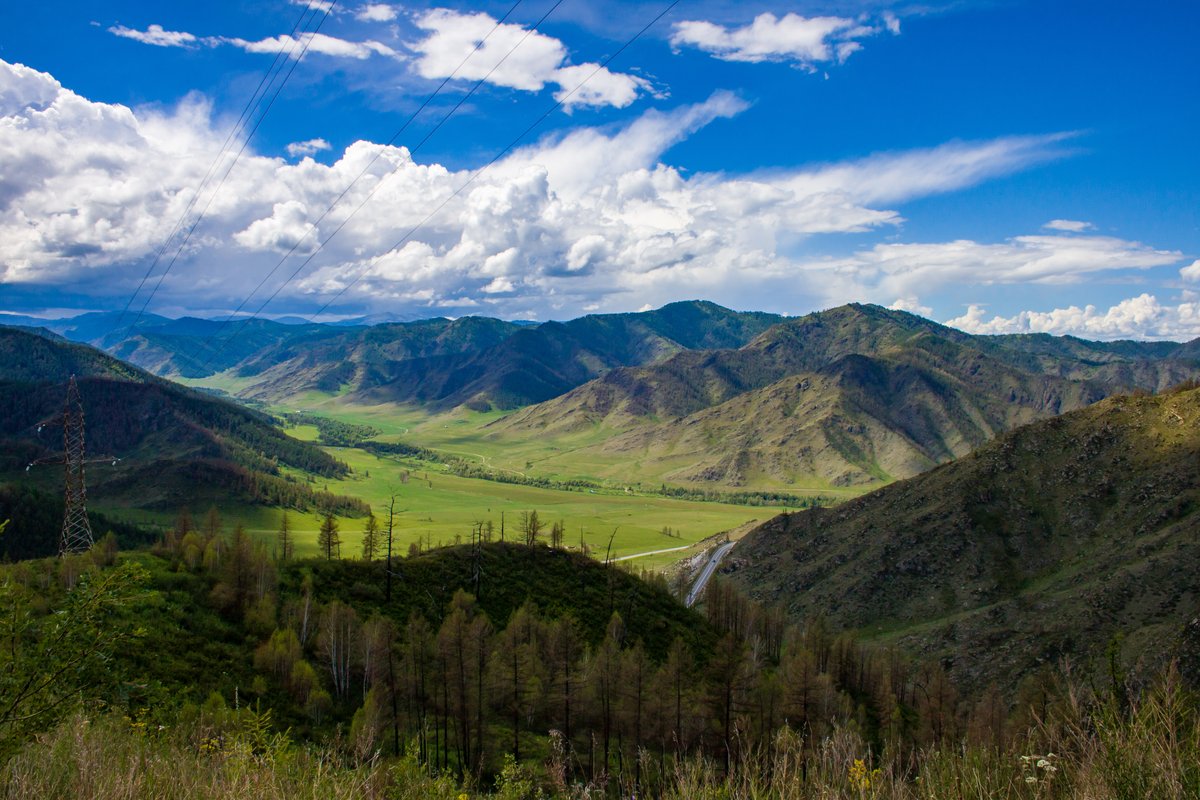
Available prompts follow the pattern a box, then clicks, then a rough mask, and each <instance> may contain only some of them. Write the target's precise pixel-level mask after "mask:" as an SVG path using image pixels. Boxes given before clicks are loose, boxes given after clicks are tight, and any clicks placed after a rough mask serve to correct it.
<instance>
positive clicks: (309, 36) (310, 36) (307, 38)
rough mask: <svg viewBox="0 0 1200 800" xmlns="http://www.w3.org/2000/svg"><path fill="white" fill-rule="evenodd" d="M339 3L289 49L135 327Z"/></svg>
mask: <svg viewBox="0 0 1200 800" xmlns="http://www.w3.org/2000/svg"><path fill="white" fill-rule="evenodd" d="M312 2H315V0H312ZM310 5H311V3H310ZM336 5H337V0H333V2H330V3H329V4H328V5H326V6H325V12H324V14H323V15H322V16H321V18H320V19H319V20H318V22H317V25H316V27H315V28H313V29H312V30H311V31H304V32H302V33H301V34H300V37H299V38H300V39H303V41H304V45H303V47H302V48H301V50H300V53H299V55H296V56H292V55H291V53H290V52H289V57H290V58H292V65H291V68H290V69H288V71H287V74H286V75H284V76H283V80H282V81H280V82H279V84H278V85H276V87H275V92H274V94H272V95H271V99H270V100H269V101H268V102H267V104H266V107H265V108H264V109H263V111H262V113H261V114H259V116H258V119H257V120H256V121H255V122H254V127H252V128H251V129H250V132H249V133H247V134H246V136H245V138H244V139H243V140H242V145H241V147H240V148H238V151H237V153H236V155H234V157H233V159H232V160H231V161H230V162H229V166H228V167H226V169H225V173H224V174H223V175H222V176H221V180H220V181H219V182H218V183H217V186H216V188H215V189H213V191H212V192H211V193H210V194H209V196H208V202H207V203H205V205H204V208H203V209H201V211H200V214H199V216H197V217H196V220H195V221H194V222H193V223H192V224H191V226H190V227H189V228H188V230H187V233H186V235H185V236H184V237H183V241H181V242H180V243H179V248H178V249H177V250H176V251H175V255H174V256H172V257H171V260H170V262H169V263H168V264H167V267H166V269H164V270H163V271H162V273H161V274H160V275H159V276H158V282H157V283H156V284H155V285H154V289H153V290H151V292H150V294H149V295H148V296H147V297H146V302H144V303H142V307H141V309H140V310H139V311H138V315H137V317H136V318H135V319H134V322H133V325H134V326H136V325H137V323H138V320H140V319H141V318H142V315H143V314H144V313H145V311H146V308H147V306H149V305H150V301H151V300H153V299H154V295H156V294H157V293H158V290H159V287H161V286H162V284H163V280H164V279H165V278H166V277H167V274H168V273H170V271H171V268H172V267H174V266H175V262H176V260H177V259H178V258H179V256H180V254H182V253H183V251H184V248H185V247H187V244H188V242H189V241H190V240H191V238H192V234H193V233H195V232H196V228H197V227H198V226H199V225H200V223H201V221H203V219H204V216H205V214H207V213H208V209H209V208H210V207H211V206H212V204H213V201H214V200H215V199H216V197H217V195H218V194H219V193H220V191H221V187H223V186H224V185H225V181H226V180H227V179H228V178H229V175H230V173H231V172H233V168H234V167H235V166H237V162H238V160H239V159H241V157H242V154H243V153H245V152H246V148H247V147H249V146H250V141H251V140H252V139H253V138H254V134H255V133H257V132H258V129H259V126H261V125H262V123H263V120H265V119H266V117H267V114H268V113H270V111H271V108H272V106H274V105H275V101H276V100H277V99H278V98H279V94H280V92H282V91H283V87H284V86H285V85H286V84H287V82H288V80H289V79H290V78H291V77H292V73H294V72H295V71H296V67H297V66H298V65H299V64H300V61H301V60H302V59H303V58H304V56H305V54H306V53H308V49H309V47H311V46H312V43H313V40H314V39H315V38H316V35H317V33H318V32H319V31H320V30H321V26H322V25H323V24H325V20H327V19H328V18H329V15H330V14H331V13H332V12H333V9H334V7H335V6H336ZM314 16H315V15H314ZM278 74H282V71H281V73H277V75H278ZM264 96H265V95H264Z"/></svg>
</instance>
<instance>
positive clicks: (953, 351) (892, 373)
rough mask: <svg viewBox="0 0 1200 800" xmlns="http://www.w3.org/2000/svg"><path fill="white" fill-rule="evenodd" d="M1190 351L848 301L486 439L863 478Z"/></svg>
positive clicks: (917, 465) (649, 372) (769, 479)
mask: <svg viewBox="0 0 1200 800" xmlns="http://www.w3.org/2000/svg"><path fill="white" fill-rule="evenodd" d="M1194 352H1195V351H1194V349H1193V346H1191V345H1179V344H1176V343H1162V342H1147V343H1142V342H1116V343H1103V342H1087V341H1083V340H1079V339H1060V338H1054V337H1049V336H1003V337H994V336H972V335H969V334H966V333H963V332H961V331H958V330H955V329H952V328H948V327H945V326H943V325H939V324H937V323H934V322H930V321H929V320H926V319H923V318H921V317H918V316H914V315H912V314H908V313H905V312H902V311H894V310H890V309H885V308H881V307H879V306H870V305H857V304H855V305H848V306H842V307H840V308H835V309H831V310H829V311H824V312H820V313H816V314H810V315H807V316H804V317H799V318H795V319H789V320H786V321H783V322H780V323H779V324H777V325H774V326H772V327H771V328H769V329H768V330H766V331H764V332H763V333H762V334H760V335H759V336H757V337H756V338H754V339H753V340H752V341H750V342H749V343H747V344H746V345H744V346H742V347H740V348H737V349H727V350H715V351H684V352H679V353H677V354H675V355H674V356H672V357H670V358H668V359H665V360H663V361H661V362H658V363H655V364H650V365H646V366H640V367H628V368H618V369H613V370H610V371H609V372H607V373H605V374H604V375H603V376H601V377H600V378H598V379H595V380H593V381H590V382H589V383H587V384H584V385H582V386H580V387H578V388H576V389H574V390H572V391H571V392H568V393H566V394H564V395H562V396H561V397H558V398H555V399H554V400H551V401H549V402H545V403H541V404H538V405H534V406H531V407H528V408H525V409H522V410H520V411H518V412H517V413H515V414H512V415H509V416H508V417H505V418H504V419H502V420H499V421H497V422H496V423H494V424H493V425H492V426H491V428H492V431H493V434H494V435H496V436H501V437H509V438H514V439H520V438H528V437H531V436H542V437H550V438H554V437H556V436H558V437H561V436H569V435H571V434H577V433H579V432H582V431H588V430H592V431H596V430H599V431H603V435H602V436H596V437H594V438H598V439H600V440H601V441H600V442H599V443H597V444H591V445H589V446H587V447H586V448H584V450H583V451H582V452H578V451H577V452H576V453H574V454H573V457H574V458H581V457H586V456H587V454H588V453H591V454H592V455H594V456H595V458H594V460H596V461H608V462H610V463H620V462H624V464H623V466H622V467H620V468H621V469H622V471H623V472H624V473H625V474H627V475H628V474H630V473H631V471H632V474H634V475H642V476H645V477H646V478H647V479H653V478H654V477H659V478H661V479H663V480H667V481H673V482H701V483H714V484H722V485H727V486H743V485H754V486H771V487H786V486H789V485H792V484H797V483H798V484H803V485H809V486H834V487H836V486H869V485H872V484H879V483H883V482H887V481H890V480H894V479H896V478H904V477H910V476H912V475H915V474H917V473H919V472H922V471H924V470H926V469H929V468H930V467H932V466H934V465H936V464H939V463H944V462H946V461H949V460H951V459H953V458H957V457H959V456H962V455H965V454H966V453H969V452H970V451H971V450H973V449H974V448H976V447H978V446H980V445H981V444H983V443H984V442H986V441H988V440H989V439H991V438H992V437H993V436H995V435H996V434H998V433H1001V432H1003V431H1007V430H1011V429H1012V428H1014V427H1016V426H1018V425H1022V424H1025V423H1028V422H1032V421H1035V420H1038V419H1045V418H1047V417H1051V416H1054V415H1056V414H1059V413H1062V412H1064V411H1069V410H1072V409H1077V408H1082V407H1083V406H1086V405H1088V404H1090V403H1094V402H1096V401H1097V400H1100V399H1102V398H1104V397H1106V396H1108V395H1110V394H1113V393H1119V392H1128V391H1132V390H1136V389H1141V390H1148V391H1155V390H1159V389H1162V388H1165V387H1168V386H1171V385H1174V384H1177V383H1179V382H1180V381H1182V380H1186V379H1188V378H1191V377H1194V376H1196V375H1197V374H1200V362H1197V361H1196V360H1194V358H1193V353H1194Z"/></svg>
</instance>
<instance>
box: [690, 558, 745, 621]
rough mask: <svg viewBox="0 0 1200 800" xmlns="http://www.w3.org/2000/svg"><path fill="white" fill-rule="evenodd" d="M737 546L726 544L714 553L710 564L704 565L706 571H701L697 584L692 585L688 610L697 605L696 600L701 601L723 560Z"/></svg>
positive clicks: (709, 560)
mask: <svg viewBox="0 0 1200 800" xmlns="http://www.w3.org/2000/svg"><path fill="white" fill-rule="evenodd" d="M735 544H737V543H736V542H726V543H725V544H723V545H721V546H720V547H718V548H717V549H716V550H715V551H714V552H713V554H712V556H711V557H710V558H709V559H708V563H707V564H705V565H704V569H702V570H701V571H700V577H698V578H696V582H695V583H694V584H692V590H691V591H690V592H688V596H687V600H685V601H684V603H685V605H687V607H688V608H691V607H692V606H694V605H695V604H696V600H697V599H699V597H700V595H701V594H702V593H703V592H704V587H705V586H706V585H707V584H708V579H709V578H711V577H712V576H713V573H714V572H716V571H717V567H719V566H720V565H721V559H723V558H724V557H725V556H726V555H727V554H728V553H729V551H730V550H732V549H733V546H734V545H735Z"/></svg>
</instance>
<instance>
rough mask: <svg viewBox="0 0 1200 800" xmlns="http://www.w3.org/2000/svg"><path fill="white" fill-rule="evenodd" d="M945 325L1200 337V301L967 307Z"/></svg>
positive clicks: (992, 330)
mask: <svg viewBox="0 0 1200 800" xmlns="http://www.w3.org/2000/svg"><path fill="white" fill-rule="evenodd" d="M946 324H947V325H950V326H952V327H955V328H958V329H960V330H964V331H966V332H968V333H984V334H998V333H1049V334H1054V335H1056V336H1061V335H1072V336H1079V337H1083V338H1090V339H1174V340H1179V339H1192V338H1194V337H1196V336H1200V303H1194V302H1184V303H1179V304H1177V305H1163V304H1162V303H1160V302H1159V301H1158V298H1156V297H1155V296H1154V295H1152V294H1148V293H1145V294H1140V295H1138V296H1137V297H1130V298H1127V299H1125V300H1122V301H1121V302H1119V303H1117V304H1116V305H1114V306H1110V307H1109V308H1107V309H1103V310H1101V309H1098V308H1097V307H1096V306H1094V305H1087V306H1084V307H1083V308H1080V307H1079V306H1068V307H1067V308H1055V309H1052V310H1050V311H1021V312H1019V313H1017V314H1014V315H1013V316H1011V317H1002V316H992V317H990V318H989V317H988V314H987V311H986V310H985V309H984V308H983V307H982V306H979V305H971V306H968V307H967V311H966V313H964V314H963V315H962V316H960V317H955V318H954V319H950V320H946Z"/></svg>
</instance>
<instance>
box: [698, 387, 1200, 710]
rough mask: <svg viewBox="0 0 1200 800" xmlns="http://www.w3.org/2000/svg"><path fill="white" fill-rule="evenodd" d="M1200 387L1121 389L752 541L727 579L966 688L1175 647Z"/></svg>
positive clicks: (1194, 554) (1188, 595)
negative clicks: (1116, 652)
mask: <svg viewBox="0 0 1200 800" xmlns="http://www.w3.org/2000/svg"><path fill="white" fill-rule="evenodd" d="M1198 467H1200V390H1197V389H1190V390H1187V391H1180V392H1174V393H1168V394H1163V395H1158V396H1140V397H1129V396H1119V397H1114V398H1111V399H1108V400H1105V401H1103V402H1100V403H1097V404H1096V405H1094V406H1091V407H1089V408H1086V409H1082V410H1079V411H1074V412H1071V413H1068V414H1065V415H1063V416H1061V417H1056V418H1054V419H1049V420H1045V421H1041V422H1037V423H1034V424H1031V425H1027V426H1023V427H1020V428H1018V429H1016V430H1014V431H1012V432H1010V433H1007V434H1004V435H1003V436H1001V437H999V438H998V439H996V440H995V441H992V442H990V443H988V444H986V445H984V446H983V447H981V448H979V449H978V450H976V451H975V452H974V453H972V454H970V455H968V456H966V457H963V458H960V459H958V460H957V461H954V462H953V463H950V464H946V465H943V466H940V467H938V468H936V469H933V470H931V471H929V472H926V473H924V474H922V475H919V476H917V477H915V478H912V479H909V480H905V481H900V482H898V483H894V484H892V485H890V486H887V487H884V488H882V489H879V490H877V491H875V492H872V493H870V494H868V495H864V496H862V497H860V498H857V499H855V500H852V501H849V502H847V503H844V504H842V505H839V506H837V507H835V508H828V509H815V510H811V511H806V512H801V513H796V514H790V515H784V516H781V517H777V518H776V519H774V520H771V521H769V522H767V523H765V524H763V525H762V526H760V527H759V528H757V529H756V530H754V531H752V532H751V533H750V534H748V535H747V536H746V538H745V539H743V540H742V541H741V542H740V543H739V544H738V545H737V547H736V548H735V549H734V551H733V554H732V556H731V558H730V561H729V563H728V564H727V565H726V566H724V567H723V568H722V571H723V572H724V574H725V576H726V577H727V578H728V579H729V580H732V581H733V582H734V583H736V584H737V585H738V586H740V587H741V588H743V589H744V590H745V591H746V592H748V593H749V594H750V595H751V596H753V597H755V598H757V599H759V600H764V601H768V602H772V603H780V604H782V605H783V607H784V608H786V609H787V611H788V613H789V614H790V615H791V616H792V617H793V618H794V619H803V618H805V617H809V616H813V615H821V616H823V617H824V618H825V619H827V620H828V622H829V623H830V624H832V625H834V626H836V627H848V628H861V629H863V630H864V631H865V632H867V633H873V632H891V631H895V633H892V634H888V638H889V639H891V640H895V641H897V642H899V643H900V644H902V645H905V646H906V647H907V648H908V649H910V650H913V651H918V652H923V653H924V654H925V655H932V656H936V657H938V658H940V659H941V660H942V661H943V663H945V664H946V665H947V666H950V667H951V668H952V669H953V670H954V671H955V672H956V673H958V675H959V676H960V678H962V679H964V681H965V682H966V683H968V684H971V685H975V686H977V687H982V686H983V685H986V684H987V683H988V682H992V681H997V682H1000V683H1011V682H1015V681H1016V680H1017V679H1019V677H1020V676H1021V675H1023V674H1027V673H1028V672H1030V671H1032V670H1034V669H1036V668H1037V667H1038V666H1040V665H1043V664H1053V663H1054V662H1055V661H1057V660H1058V659H1059V658H1061V657H1064V656H1068V657H1073V658H1075V659H1076V665H1077V666H1078V667H1079V668H1086V662H1085V661H1084V660H1085V659H1086V658H1095V657H1099V656H1100V655H1101V654H1102V653H1103V652H1104V649H1105V647H1106V645H1107V644H1108V643H1109V641H1110V640H1111V639H1112V637H1113V636H1114V635H1116V634H1118V633H1120V634H1123V635H1124V636H1125V637H1126V641H1127V643H1128V648H1129V651H1130V652H1132V653H1152V654H1154V653H1156V654H1158V655H1160V656H1169V655H1170V645H1171V642H1172V641H1173V640H1174V638H1175V637H1176V636H1177V635H1178V634H1179V632H1180V631H1181V630H1182V627H1183V625H1184V624H1185V623H1186V622H1187V621H1189V620H1191V619H1193V618H1194V617H1195V616H1196V615H1197V613H1200V596H1198V595H1197V593H1196V583H1195V575H1196V574H1197V570H1200V513H1198V512H1200V470H1198V469H1197V468H1198Z"/></svg>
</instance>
